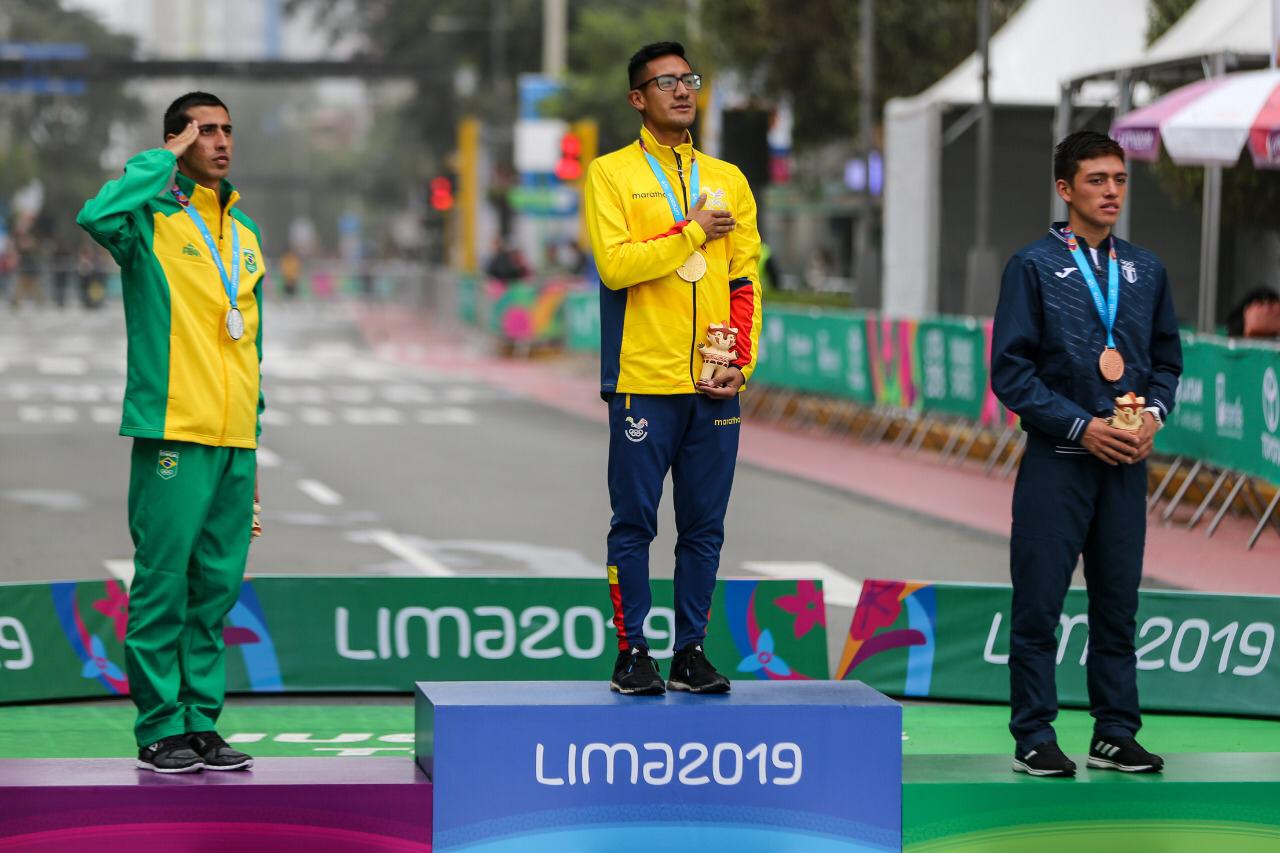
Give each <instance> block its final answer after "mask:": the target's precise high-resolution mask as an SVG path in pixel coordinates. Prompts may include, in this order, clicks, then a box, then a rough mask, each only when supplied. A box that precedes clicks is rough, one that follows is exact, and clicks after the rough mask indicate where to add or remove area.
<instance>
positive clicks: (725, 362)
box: [698, 323, 738, 385]
mask: <svg viewBox="0 0 1280 853" xmlns="http://www.w3.org/2000/svg"><path fill="white" fill-rule="evenodd" d="M737 339H738V330H737V329H736V328H733V327H731V326H730V325H729V324H728V323H712V324H711V325H710V326H708V327H707V342H706V343H705V344H698V351H699V352H701V353H702V375H701V376H699V377H698V384H699V385H714V384H718V383H719V382H720V381H721V377H722V376H723V375H724V374H725V373H726V372H727V371H728V370H729V365H731V364H733V360H734V359H735V358H737V357H738V354H737V353H736V352H734V350H733V345H734V343H735V342H736V341H737Z"/></svg>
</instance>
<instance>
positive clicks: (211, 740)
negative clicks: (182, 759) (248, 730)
mask: <svg viewBox="0 0 1280 853" xmlns="http://www.w3.org/2000/svg"><path fill="white" fill-rule="evenodd" d="M187 743H189V744H191V748H192V749H193V750H195V751H196V752H197V753H199V755H200V757H201V759H203V760H204V766H205V769H206V770H248V769H249V768H250V767H252V766H253V759H252V758H250V757H249V756H248V755H245V754H244V753H243V752H241V751H240V750H238V749H235V748H234V747H231V746H229V745H228V744H227V742H226V741H225V740H223V739H222V735H220V734H218V733H217V732H190V733H189V734H188V735H187Z"/></svg>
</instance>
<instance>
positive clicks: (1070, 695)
mask: <svg viewBox="0 0 1280 853" xmlns="http://www.w3.org/2000/svg"><path fill="white" fill-rule="evenodd" d="M1139 595H1140V599H1139V608H1138V622H1137V624H1138V629H1137V644H1136V645H1137V649H1136V654H1137V659H1138V687H1139V690H1140V692H1141V693H1142V706H1143V708H1145V709H1147V710H1151V711H1199V712H1208V713H1226V714H1248V715H1257V716H1266V717H1274V716H1280V650H1277V648H1276V633H1277V630H1278V629H1280V624H1278V623H1280V598H1277V597H1270V596H1250V595H1208V594H1200V593H1189V592H1169V591H1163V590H1145V589H1144V590H1142V591H1141V592H1140V593H1139ZM1011 600H1012V590H1011V588H1010V587H1007V586H1000V585H994V584H992V585H979V584H972V585H968V584H930V583H916V582H904V581H885V580H869V581H866V582H864V584H863V587H862V595H861V597H860V598H859V600H858V607H857V609H856V610H855V611H854V615H853V620H852V623H851V624H850V628H849V636H848V638H847V640H846V641H845V647H844V652H843V654H841V657H840V663H839V666H838V667H837V668H836V677H837V678H840V679H857V680H859V681H863V682H866V683H867V684H870V685H872V686H873V687H876V688H877V689H879V690H883V691H885V692H886V693H888V694H889V695H891V696H913V697H929V698H934V699H964V700H977V701H990V702H1007V701H1008V698H1009V670H1008V661H1009V654H1008V649H1009V628H1008V626H1009V606H1010V602H1011ZM1060 625H1061V627H1060V631H1059V639H1058V657H1057V660H1058V674H1057V682H1058V696H1059V700H1060V702H1061V703H1062V704H1063V705H1065V706H1074V707H1088V692H1087V690H1086V688H1085V670H1086V664H1087V660H1088V638H1089V617H1088V601H1087V598H1086V594H1085V590H1083V589H1072V590H1071V591H1070V592H1069V593H1068V594H1067V600H1066V605H1065V607H1064V608H1063V615H1062V618H1061V621H1060Z"/></svg>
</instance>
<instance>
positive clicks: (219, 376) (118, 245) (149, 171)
mask: <svg viewBox="0 0 1280 853" xmlns="http://www.w3.org/2000/svg"><path fill="white" fill-rule="evenodd" d="M176 168H177V159H176V158H175V157H174V155H173V153H172V152H170V151H168V150H166V149H164V148H155V149H152V150H149V151H144V152H142V153H141V154H138V155H137V156H135V157H133V158H131V159H130V160H129V162H128V163H126V164H125V169H124V175H122V176H121V177H120V178H118V179H117V180H114V181H110V182H108V183H107V184H106V185H105V186H104V187H103V188H102V190H101V191H99V193H98V195H97V196H96V197H94V198H92V199H90V200H89V201H87V202H85V205H84V208H83V209H82V210H81V211H80V215H79V216H77V217H76V222H77V223H78V224H79V225H80V227H81V228H83V229H85V230H86V231H88V232H89V234H90V235H91V236H92V237H93V239H94V240H96V241H98V242H99V243H101V244H102V245H103V247H105V248H106V249H107V251H109V252H110V253H111V256H112V257H113V258H115V260H116V263H118V264H119V265H120V271H121V278H122V281H123V286H122V290H123V296H124V309H125V328H126V332H127V335H128V345H129V358H128V376H127V379H126V381H125V396H124V415H123V418H122V420H121V424H120V434H121V435H128V436H136V437H139V438H159V439H167V440H171V441H189V442H193V443H195V444H207V445H213V446H215V447H248V448H253V447H256V446H257V439H258V434H259V432H260V431H261V427H260V423H261V413H262V409H263V398H262V382H261V379H262V375H261V364H262V324H261V306H262V280H263V275H264V272H265V266H264V263H263V258H262V235H261V233H260V232H259V231H258V226H257V225H255V224H254V222H253V220H251V219H250V218H249V217H248V216H246V215H245V214H244V213H243V212H242V211H241V210H239V209H238V208H237V207H236V202H237V201H239V199H240V194H239V193H238V192H236V190H235V188H234V187H232V186H231V184H230V183H228V182H227V181H223V182H222V187H221V190H220V192H214V191H213V190H211V189H208V188H207V187H203V186H200V185H199V184H196V183H195V182H194V181H192V180H191V179H190V178H188V177H187V176H186V175H183V174H180V173H178V172H177V171H176ZM174 187H177V189H178V190H179V192H180V193H181V197H180V196H179V195H178V194H175V193H174V192H172V190H173V188H174ZM183 201H188V203H189V204H190V205H191V207H192V209H193V210H194V211H195V212H196V213H197V214H199V216H200V217H201V218H202V219H203V220H204V222H205V224H206V225H207V226H208V228H209V231H210V233H211V234H212V235H213V236H214V239H215V240H216V241H217V243H218V249H219V251H220V253H221V255H222V261H223V264H224V266H225V268H226V270H227V272H228V275H230V274H231V265H232V264H239V265H240V285H239V289H238V292H237V296H236V302H237V307H238V308H239V309H240V312H241V313H242V314H243V315H244V329H245V331H244V334H243V335H242V336H241V338H240V340H238V341H233V340H232V339H231V337H230V336H229V335H228V334H227V331H226V325H225V324H226V316H227V311H228V310H229V309H230V302H229V300H228V299H227V294H226V290H225V289H224V287H223V284H222V278H221V276H220V275H219V274H218V268H217V266H216V264H215V263H214V261H213V259H212V258H211V257H209V249H208V246H207V245H206V244H205V241H204V237H203V236H201V234H200V230H199V229H198V228H197V227H196V224H195V223H194V222H192V221H191V219H190V217H189V216H188V215H187V213H186V211H185V210H184V209H183V204H182V202H183ZM233 219H234V220H235V222H236V223H237V224H238V226H239V227H238V229H237V230H238V231H239V236H240V257H238V258H233V257H232V239H231V221H232V220H233Z"/></svg>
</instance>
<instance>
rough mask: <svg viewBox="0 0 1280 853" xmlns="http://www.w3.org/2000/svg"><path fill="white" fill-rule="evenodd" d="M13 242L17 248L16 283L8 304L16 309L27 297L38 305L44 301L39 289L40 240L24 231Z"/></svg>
mask: <svg viewBox="0 0 1280 853" xmlns="http://www.w3.org/2000/svg"><path fill="white" fill-rule="evenodd" d="M14 242H15V244H16V246H17V249H18V283H17V286H16V287H14V288H13V298H12V300H10V303H9V304H10V305H12V306H13V307H14V308H15V309H16V308H17V307H18V305H19V304H20V303H21V302H22V300H23V299H27V298H29V299H31V301H33V302H35V303H36V304H37V305H40V304H42V303H43V302H44V293H43V292H42V291H41V289H40V273H41V269H40V268H41V266H42V264H41V258H40V241H39V240H37V239H36V237H35V235H34V234H32V233H31V232H29V231H24V232H21V233H20V234H18V236H17V239H16V240H15V241H14Z"/></svg>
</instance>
